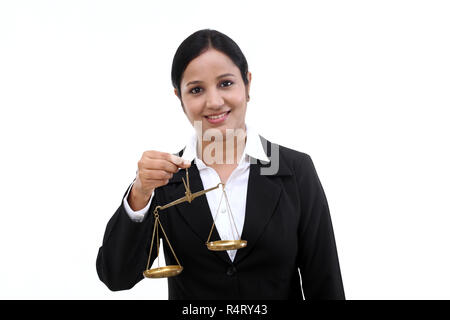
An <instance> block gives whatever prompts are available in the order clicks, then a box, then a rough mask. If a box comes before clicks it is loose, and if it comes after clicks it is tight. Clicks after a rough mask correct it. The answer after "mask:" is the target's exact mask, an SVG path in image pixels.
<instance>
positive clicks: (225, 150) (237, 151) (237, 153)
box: [197, 129, 247, 166]
mask: <svg viewBox="0 0 450 320" xmlns="http://www.w3.org/2000/svg"><path fill="white" fill-rule="evenodd" d="M198 142H200V141H198ZM246 143H247V132H246V130H244V129H239V130H234V132H233V133H232V134H227V135H223V136H222V138H221V137H219V138H218V139H216V137H215V136H213V137H212V138H211V140H203V139H202V140H201V144H200V143H197V156H198V157H199V158H200V159H201V160H202V161H203V162H204V163H205V164H206V165H208V166H218V165H219V166H220V165H237V164H238V162H239V160H240V159H241V157H242V154H243V152H244V148H245V144H246ZM200 145H201V150H199V146H200Z"/></svg>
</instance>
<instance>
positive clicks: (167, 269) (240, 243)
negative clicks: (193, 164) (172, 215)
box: [143, 168, 247, 278]
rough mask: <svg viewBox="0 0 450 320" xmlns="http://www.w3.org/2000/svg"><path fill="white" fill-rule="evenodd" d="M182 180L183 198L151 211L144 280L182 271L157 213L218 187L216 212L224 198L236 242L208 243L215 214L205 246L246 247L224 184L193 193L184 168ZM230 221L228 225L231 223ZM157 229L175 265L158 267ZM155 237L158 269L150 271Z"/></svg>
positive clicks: (215, 249) (227, 248) (224, 248)
mask: <svg viewBox="0 0 450 320" xmlns="http://www.w3.org/2000/svg"><path fill="white" fill-rule="evenodd" d="M181 179H182V180H183V184H184V188H185V189H186V192H185V196H184V197H182V198H180V199H177V200H174V201H172V202H170V203H168V204H166V205H163V206H157V207H156V208H155V210H154V211H153V215H154V216H155V224H154V226H153V234H152V242H151V245H150V252H149V255H148V262H147V267H146V270H145V271H144V272H143V274H144V277H146V278H168V277H173V276H176V275H178V274H180V273H181V271H183V267H182V266H181V264H180V261H179V260H178V258H177V256H176V254H175V251H174V250H173V248H172V245H171V244H170V241H169V239H168V238H167V235H166V232H165V231H164V228H163V226H162V224H161V221H160V219H159V211H161V210H164V209H166V208H169V207H171V206H174V205H177V204H179V203H182V202H185V201H187V202H189V203H191V202H192V200H194V199H195V198H197V197H199V196H201V195H203V194H205V193H207V192H209V191H212V190H214V189H217V188H219V187H220V186H222V196H221V198H220V202H219V205H218V207H217V208H218V210H217V213H218V212H219V208H220V204H221V203H222V199H223V197H224V196H225V202H226V206H227V211H228V217H229V218H230V217H231V219H230V220H231V221H232V223H233V226H234V229H235V231H236V235H237V238H238V239H237V240H218V241H210V239H211V234H212V231H213V229H214V225H215V222H216V218H217V213H216V215H215V216H214V220H213V224H212V226H211V231H210V232H209V236H208V240H206V246H207V247H208V249H209V250H211V251H225V250H237V249H241V248H244V247H246V246H247V241H246V240H241V237H240V235H239V232H238V230H237V228H236V224H235V222H234V218H233V214H232V213H231V208H230V203H229V202H228V197H227V194H226V192H225V184H223V183H219V184H217V186H215V187H212V188H209V189H206V190H201V191H198V192H195V193H192V192H191V189H190V187H189V172H188V169H187V168H186V180H184V178H181ZM231 221H230V223H231ZM159 228H161V231H162V232H163V235H164V237H165V239H166V241H167V244H168V245H169V248H170V251H172V254H173V256H174V257H175V260H176V261H177V264H176V265H168V266H164V267H160V266H159ZM155 236H156V256H157V261H158V267H156V268H152V269H150V268H149V267H150V257H151V255H152V249H153V243H154V240H155Z"/></svg>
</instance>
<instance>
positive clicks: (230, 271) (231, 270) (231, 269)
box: [227, 266, 237, 277]
mask: <svg viewBox="0 0 450 320" xmlns="http://www.w3.org/2000/svg"><path fill="white" fill-rule="evenodd" d="M236 271H237V270H236V267H235V266H231V267H229V268H228V270H227V276H230V277H231V276H234V274H235V273H236Z"/></svg>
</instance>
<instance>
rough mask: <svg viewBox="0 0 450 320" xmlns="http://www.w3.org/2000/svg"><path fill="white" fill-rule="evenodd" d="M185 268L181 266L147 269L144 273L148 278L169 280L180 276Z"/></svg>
mask: <svg viewBox="0 0 450 320" xmlns="http://www.w3.org/2000/svg"><path fill="white" fill-rule="evenodd" d="M181 271H183V267H182V266H179V265H172V266H165V267H160V268H153V269H147V270H145V271H144V272H143V274H144V277H146V278H168V277H173V276H176V275H179V274H180V273H181Z"/></svg>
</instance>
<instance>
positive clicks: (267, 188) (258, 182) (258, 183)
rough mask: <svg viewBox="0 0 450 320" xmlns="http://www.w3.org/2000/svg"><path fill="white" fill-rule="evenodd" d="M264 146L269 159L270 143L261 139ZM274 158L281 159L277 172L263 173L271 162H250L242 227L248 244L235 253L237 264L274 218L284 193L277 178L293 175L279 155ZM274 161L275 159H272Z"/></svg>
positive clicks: (243, 236)
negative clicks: (263, 169)
mask: <svg viewBox="0 0 450 320" xmlns="http://www.w3.org/2000/svg"><path fill="white" fill-rule="evenodd" d="M261 140H262V141H263V146H264V149H265V151H266V154H267V156H268V157H269V158H271V155H269V154H270V153H271V152H268V151H267V150H268V149H269V148H270V150H272V148H271V146H272V144H271V142H270V141H268V140H266V139H264V138H262V137H261ZM273 159H276V160H275V161H278V164H279V167H278V171H277V172H276V173H275V174H273V175H262V174H261V169H262V168H263V167H268V165H270V163H268V164H266V163H265V164H262V162H261V161H260V160H256V159H253V161H252V163H251V164H250V173H249V178H248V189H247V203H246V209H245V220H244V228H243V230H242V235H241V239H242V240H247V247H245V248H242V249H239V250H238V251H237V252H236V256H235V258H234V263H238V262H239V261H241V260H242V259H244V258H245V257H246V256H247V255H248V254H250V252H251V251H252V248H253V247H254V246H255V244H256V243H257V242H258V239H259V237H260V236H261V234H262V233H263V231H264V228H265V226H266V225H267V224H268V223H269V221H270V219H271V217H272V216H273V214H274V213H275V211H276V210H275V209H276V207H277V206H278V202H279V199H280V195H281V190H282V186H281V183H282V182H281V181H280V179H279V178H278V177H280V176H289V175H292V172H291V170H290V169H289V167H288V166H287V164H286V163H285V161H284V159H282V158H281V157H280V156H279V154H278V156H277V157H276V158H275V157H274V158H273ZM271 161H274V160H272V158H271Z"/></svg>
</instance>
